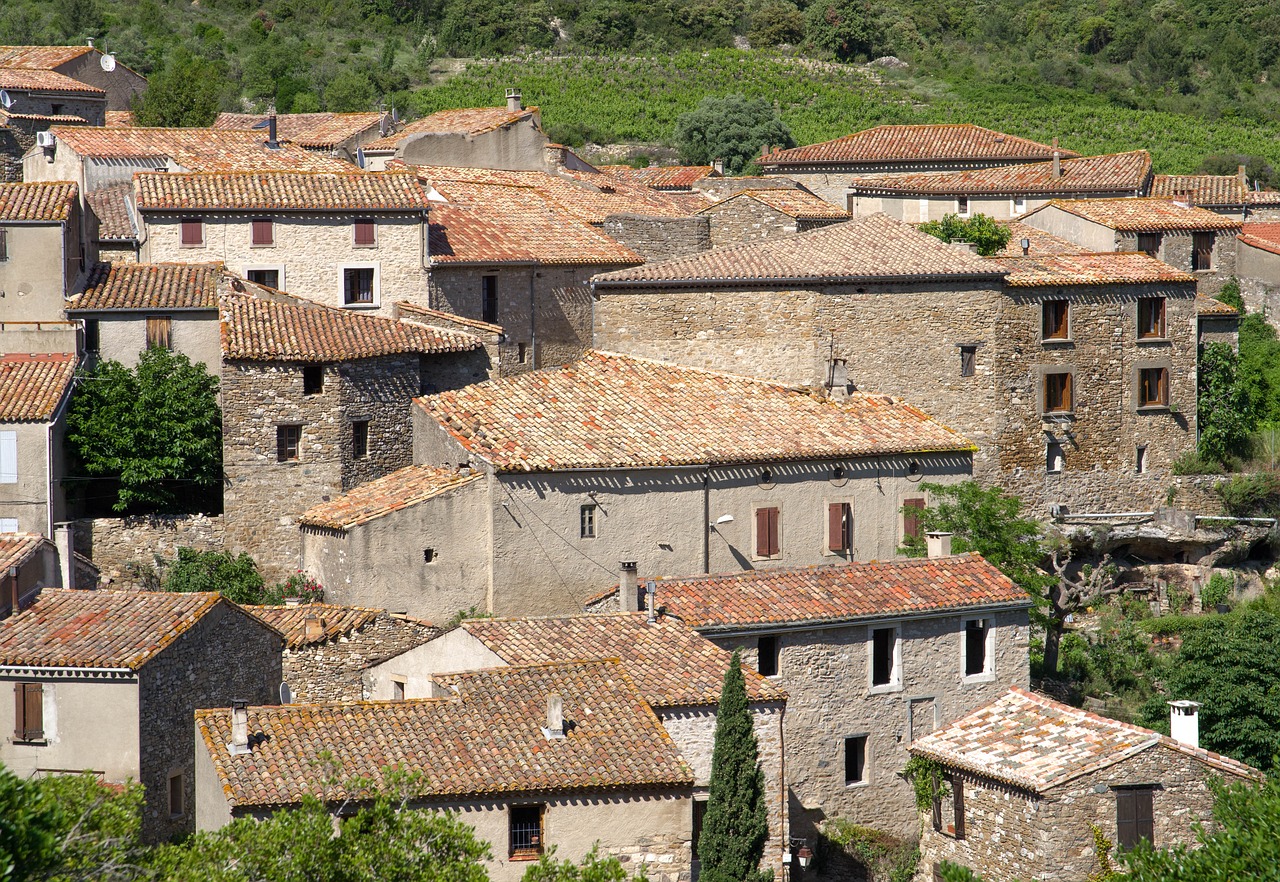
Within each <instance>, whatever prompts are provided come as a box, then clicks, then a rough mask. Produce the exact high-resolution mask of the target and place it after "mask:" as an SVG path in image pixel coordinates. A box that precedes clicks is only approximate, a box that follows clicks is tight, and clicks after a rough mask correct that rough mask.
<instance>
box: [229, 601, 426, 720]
mask: <svg viewBox="0 0 1280 882" xmlns="http://www.w3.org/2000/svg"><path fill="white" fill-rule="evenodd" d="M245 609H246V610H247V611H248V612H250V613H252V614H253V615H255V616H257V617H258V618H260V619H262V621H264V622H266V623H267V624H268V625H270V626H271V627H272V628H275V629H276V630H277V631H279V632H280V633H281V634H282V635H284V658H283V660H282V663H281V673H282V676H283V677H284V682H285V683H287V684H289V691H290V694H291V695H292V697H293V698H292V700H293V702H295V703H297V704H321V703H326V702H350V701H364V700H365V699H367V698H369V693H368V690H366V689H365V686H364V673H365V670H366V669H367V668H369V667H371V666H373V665H376V664H378V663H379V662H381V661H382V660H383V659H386V658H390V657H393V656H396V655H399V654H401V653H403V652H407V651H409V650H412V649H413V648H414V647H416V646H420V645H422V644H423V643H426V642H427V641H428V640H430V639H432V638H433V637H435V636H437V635H438V634H439V633H440V629H439V628H436V627H433V626H432V625H429V624H427V623H426V622H420V621H418V620H416V619H411V618H408V617H407V616H404V615H399V614H392V613H389V612H388V611H387V610H385V609H364V608H361V607H356V606H335V605H334V604H331V603H303V604H292V605H291V604H289V603H286V604H285V605H284V606H246V607H245Z"/></svg>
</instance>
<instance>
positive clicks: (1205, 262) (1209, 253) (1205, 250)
mask: <svg viewBox="0 0 1280 882" xmlns="http://www.w3.org/2000/svg"><path fill="white" fill-rule="evenodd" d="M1191 269H1192V271H1193V272H1199V271H1201V270H1211V269H1213V233H1193V234H1192V236H1191Z"/></svg>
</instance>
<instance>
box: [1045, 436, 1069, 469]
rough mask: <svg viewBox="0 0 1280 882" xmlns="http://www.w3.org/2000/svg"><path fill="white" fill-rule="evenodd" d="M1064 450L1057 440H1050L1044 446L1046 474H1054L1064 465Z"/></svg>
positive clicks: (1065, 458)
mask: <svg viewBox="0 0 1280 882" xmlns="http://www.w3.org/2000/svg"><path fill="white" fill-rule="evenodd" d="M1066 464H1067V457H1066V452H1065V451H1064V450H1063V449H1062V444H1061V443H1060V442H1058V441H1050V442H1048V443H1047V444H1045V446H1044V471H1045V474H1047V475H1056V474H1058V473H1059V472H1061V471H1062V470H1063V468H1064V467H1066Z"/></svg>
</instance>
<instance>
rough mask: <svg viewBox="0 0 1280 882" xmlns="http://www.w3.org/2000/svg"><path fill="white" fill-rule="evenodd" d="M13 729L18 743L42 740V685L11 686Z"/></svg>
mask: <svg viewBox="0 0 1280 882" xmlns="http://www.w3.org/2000/svg"><path fill="white" fill-rule="evenodd" d="M13 698H14V729H13V736H14V738H15V739H16V740H18V741H40V740H41V739H43V738H44V685H43V684H41V683H15V684H13Z"/></svg>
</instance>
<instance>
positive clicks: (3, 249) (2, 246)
mask: <svg viewBox="0 0 1280 882" xmlns="http://www.w3.org/2000/svg"><path fill="white" fill-rule="evenodd" d="M8 259H9V231H8V230H6V229H4V228H3V227H0V260H8Z"/></svg>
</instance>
